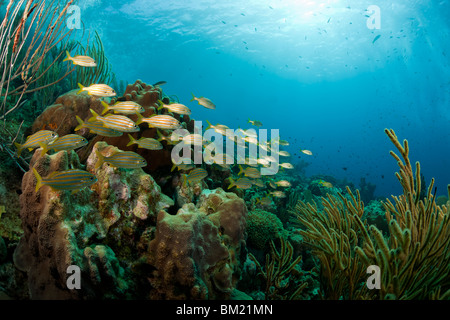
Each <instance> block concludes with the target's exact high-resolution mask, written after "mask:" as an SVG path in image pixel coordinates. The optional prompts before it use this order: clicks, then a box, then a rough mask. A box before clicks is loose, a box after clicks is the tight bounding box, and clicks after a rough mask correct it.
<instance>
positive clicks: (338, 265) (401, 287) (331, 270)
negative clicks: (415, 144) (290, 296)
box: [296, 129, 450, 299]
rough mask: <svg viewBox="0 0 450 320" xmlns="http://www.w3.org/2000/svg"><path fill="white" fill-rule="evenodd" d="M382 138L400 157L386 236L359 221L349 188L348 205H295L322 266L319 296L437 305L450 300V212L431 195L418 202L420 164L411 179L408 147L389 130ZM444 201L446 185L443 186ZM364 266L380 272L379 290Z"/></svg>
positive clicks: (333, 200)
mask: <svg viewBox="0 0 450 320" xmlns="http://www.w3.org/2000/svg"><path fill="white" fill-rule="evenodd" d="M385 132H386V134H387V135H388V137H389V138H390V140H391V141H392V143H393V144H394V145H395V146H396V148H397V149H398V151H399V152H400V156H398V155H397V154H396V153H395V152H393V151H391V155H392V156H393V157H394V158H395V159H396V160H397V163H398V166H399V168H400V172H399V173H396V176H397V179H398V180H399V182H400V183H401V185H402V188H403V195H400V196H398V197H395V196H394V197H393V201H390V200H386V202H383V205H384V208H385V210H386V219H387V221H388V225H389V237H388V238H386V237H384V236H383V234H382V232H381V231H380V230H379V229H378V228H377V227H375V226H374V225H370V226H369V225H368V224H367V222H366V221H362V219H361V217H362V214H363V212H364V204H363V203H362V202H361V199H360V195H359V192H358V191H357V197H355V196H354V195H353V194H352V193H351V191H350V189H349V188H347V192H348V194H349V197H350V198H349V199H348V198H346V197H345V196H343V195H342V194H338V197H337V196H333V195H328V197H327V199H325V198H323V199H322V204H323V207H324V210H323V211H319V210H318V209H317V207H316V206H312V205H310V204H305V203H303V202H301V201H300V202H299V203H298V204H297V207H296V214H297V217H298V220H299V221H300V222H301V224H303V225H304V226H305V227H306V229H305V230H301V231H300V233H301V234H302V235H303V236H304V237H305V241H306V242H307V243H309V244H310V245H311V246H312V247H313V249H314V253H315V255H316V256H317V257H318V259H319V261H320V263H321V272H320V274H321V280H323V281H322V282H321V284H322V288H321V289H322V291H323V292H322V294H323V297H324V298H327V299H340V298H344V299H438V298H441V299H443V298H449V297H450V250H449V249H450V210H449V208H448V207H447V206H445V205H442V206H438V205H436V202H435V195H433V194H432V189H433V184H434V179H433V180H432V181H431V183H430V185H429V187H428V192H427V195H426V196H425V198H424V199H423V200H421V199H420V196H421V193H420V191H421V186H422V177H421V175H420V164H419V163H418V162H417V163H416V164H415V168H416V170H415V173H414V172H413V169H412V166H411V163H410V160H409V146H408V142H407V141H406V140H404V141H403V145H402V144H401V143H400V142H399V141H398V138H397V136H396V135H395V132H394V131H393V130H387V129H386V130H385ZM448 191H449V194H450V186H449V190H448ZM370 265H376V266H378V267H379V268H380V271H381V277H380V289H379V290H369V289H368V288H367V286H366V285H365V281H366V280H367V275H365V272H366V270H367V267H368V266H370Z"/></svg>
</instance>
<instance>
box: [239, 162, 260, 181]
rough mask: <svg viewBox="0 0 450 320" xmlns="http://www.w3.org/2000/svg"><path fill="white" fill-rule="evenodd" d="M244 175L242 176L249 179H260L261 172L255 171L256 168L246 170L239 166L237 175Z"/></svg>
mask: <svg viewBox="0 0 450 320" xmlns="http://www.w3.org/2000/svg"><path fill="white" fill-rule="evenodd" d="M241 174H244V176H246V177H250V178H255V179H256V178H261V172H260V171H259V170H258V169H257V168H253V167H247V168H245V169H244V168H242V166H241V165H239V173H238V175H241Z"/></svg>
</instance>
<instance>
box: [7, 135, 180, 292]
mask: <svg viewBox="0 0 450 320" xmlns="http://www.w3.org/2000/svg"><path fill="white" fill-rule="evenodd" d="M114 149H115V148H114V147H112V146H108V145H107V144H106V143H98V144H96V145H95V146H94V151H95V150H98V151H99V152H100V153H102V154H104V155H108V154H110V153H112V152H114V151H115V150H114ZM95 162H96V155H95V152H93V153H92V154H91V156H90V157H89V159H88V161H87V168H86V170H88V171H90V172H91V173H95V174H96V175H97V178H98V182H97V183H96V184H94V185H92V187H91V188H85V189H83V190H80V191H79V192H77V193H75V194H72V193H70V192H69V191H53V190H52V189H51V188H50V187H48V186H43V187H42V188H41V189H40V190H39V191H38V192H36V191H35V187H36V179H35V177H34V174H33V173H32V171H31V170H30V171H28V172H27V173H25V175H24V177H23V181H22V190H23V193H22V195H21V196H20V202H21V211H20V217H21V220H22V226H23V230H24V235H23V238H22V239H21V241H20V243H19V245H18V247H17V248H16V252H15V254H14V256H15V261H16V262H17V264H18V265H20V266H18V267H20V269H21V270H24V271H27V272H28V281H29V289H30V296H31V298H32V299H89V298H124V297H127V296H128V295H129V293H127V289H129V287H130V285H131V283H132V280H130V279H131V278H133V277H134V274H133V271H132V270H131V265H132V264H133V261H134V259H137V258H138V254H137V252H138V248H137V242H138V241H137V240H138V239H139V238H140V236H141V234H142V232H143V230H144V229H145V228H146V226H148V225H150V224H152V221H153V222H154V218H155V216H154V215H155V214H156V212H158V211H159V210H161V209H163V208H167V207H168V206H170V205H172V204H173V202H171V200H170V199H168V198H167V197H165V196H164V195H162V194H161V193H160V189H159V186H158V185H157V184H156V183H155V182H154V181H153V179H152V178H151V176H149V175H147V174H145V173H144V172H143V171H142V169H135V170H124V169H117V168H112V167H109V166H108V165H103V166H102V167H101V168H99V169H98V170H97V171H96V172H94V169H93V168H94V165H95ZM31 168H35V169H36V170H37V171H38V172H39V174H40V175H41V176H42V177H46V176H47V175H49V174H50V173H51V172H53V171H61V170H67V169H69V168H82V166H81V164H80V162H79V158H78V156H77V154H76V153H75V152H73V151H71V152H66V151H62V152H58V153H56V154H54V155H52V156H48V155H44V156H43V157H42V156H41V155H40V150H39V149H38V150H37V151H36V152H35V154H34V156H33V158H32V160H31V162H30V169H31ZM70 266H77V267H79V269H80V270H81V289H79V290H70V289H69V288H68V286H67V279H68V276H69V274H68V270H69V267H70Z"/></svg>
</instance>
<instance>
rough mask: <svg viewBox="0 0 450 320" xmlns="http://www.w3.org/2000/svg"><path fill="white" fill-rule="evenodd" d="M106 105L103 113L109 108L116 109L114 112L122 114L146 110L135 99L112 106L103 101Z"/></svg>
mask: <svg viewBox="0 0 450 320" xmlns="http://www.w3.org/2000/svg"><path fill="white" fill-rule="evenodd" d="M102 105H103V107H104V109H103V112H102V114H105V113H107V112H108V111H109V110H112V111H114V113H121V114H135V113H136V112H139V113H142V112H144V111H145V110H144V107H143V106H141V105H140V104H138V103H136V102H134V101H122V102H117V103H116V104H114V105H112V106H110V105H109V104H107V103H106V102H105V101H102Z"/></svg>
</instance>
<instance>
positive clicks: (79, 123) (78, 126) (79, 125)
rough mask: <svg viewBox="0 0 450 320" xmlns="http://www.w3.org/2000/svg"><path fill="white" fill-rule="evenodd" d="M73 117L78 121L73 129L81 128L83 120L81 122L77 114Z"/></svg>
mask: <svg viewBox="0 0 450 320" xmlns="http://www.w3.org/2000/svg"><path fill="white" fill-rule="evenodd" d="M75 118H77V121H78V125H77V126H76V127H75V131H78V130H80V129H81V128H83V125H84V122H83V120H81V118H80V117H79V116H75Z"/></svg>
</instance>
